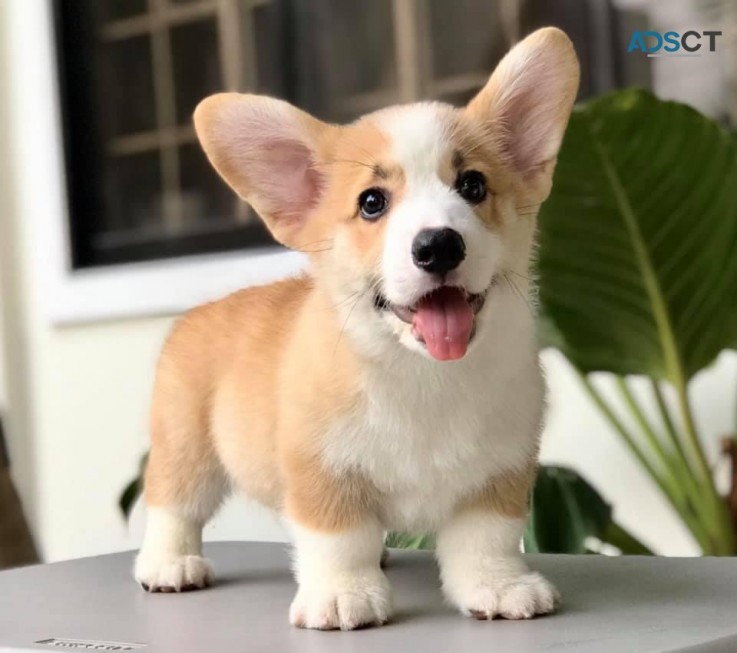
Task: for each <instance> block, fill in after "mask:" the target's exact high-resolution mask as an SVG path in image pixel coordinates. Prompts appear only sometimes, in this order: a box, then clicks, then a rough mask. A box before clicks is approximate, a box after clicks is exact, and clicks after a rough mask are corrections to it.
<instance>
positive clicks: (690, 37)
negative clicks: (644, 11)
mask: <svg viewBox="0 0 737 653" xmlns="http://www.w3.org/2000/svg"><path fill="white" fill-rule="evenodd" d="M721 35H722V33H721V32H717V31H714V30H712V31H707V30H704V31H703V32H697V31H696V30H689V31H687V32H684V33H683V34H679V33H678V32H653V31H650V30H648V31H645V32H641V31H640V30H636V31H635V32H633V33H632V38H631V39H630V44H629V47H628V48H627V53H628V54H629V53H632V52H641V53H643V54H646V55H647V56H648V57H700V56H701V54H702V52H704V51H705V50H702V48H708V52H715V51H716V48H717V36H721Z"/></svg>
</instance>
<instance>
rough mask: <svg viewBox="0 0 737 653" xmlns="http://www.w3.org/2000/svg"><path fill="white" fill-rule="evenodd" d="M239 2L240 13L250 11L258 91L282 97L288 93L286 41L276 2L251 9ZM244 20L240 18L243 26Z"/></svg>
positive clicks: (244, 3)
mask: <svg viewBox="0 0 737 653" xmlns="http://www.w3.org/2000/svg"><path fill="white" fill-rule="evenodd" d="M249 4H250V3H249V2H248V1H246V2H243V3H242V5H241V11H242V12H251V17H252V21H253V23H252V24H253V27H252V29H253V34H254V40H255V50H256V76H257V79H258V89H257V90H258V92H259V93H266V94H267V95H276V96H280V97H284V96H286V95H287V94H288V93H289V89H288V88H287V79H288V66H289V63H288V56H287V47H288V46H287V43H286V41H285V34H284V30H283V14H282V12H281V11H280V8H279V6H278V4H277V3H275V2H271V3H268V4H264V5H259V6H257V7H253V8H251V7H250V6H249ZM247 25H248V21H244V28H245V27H246V26H247Z"/></svg>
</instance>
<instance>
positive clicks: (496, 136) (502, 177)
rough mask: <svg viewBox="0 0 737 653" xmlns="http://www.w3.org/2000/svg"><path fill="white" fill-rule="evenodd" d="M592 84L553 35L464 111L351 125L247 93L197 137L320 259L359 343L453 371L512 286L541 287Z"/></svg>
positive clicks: (433, 106)
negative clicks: (536, 249) (542, 261)
mask: <svg viewBox="0 0 737 653" xmlns="http://www.w3.org/2000/svg"><path fill="white" fill-rule="evenodd" d="M578 78H579V68H578V62H577V59H576V55H575V53H574V50H573V47H572V45H571V42H570V41H569V39H568V38H567V37H566V36H565V35H564V34H563V33H562V32H560V31H559V30H557V29H553V28H547V29H542V30H539V31H537V32H535V33H534V34H532V35H531V36H529V37H528V38H526V39H525V40H524V41H522V42H521V43H519V44H518V45H517V46H516V47H515V48H514V49H512V50H511V51H510V52H509V54H507V56H506V57H505V58H504V59H503V60H502V61H501V63H500V64H499V66H498V67H497V69H496V70H495V71H494V73H493V75H492V76H491V78H490V79H489V81H488V83H487V84H486V86H485V87H484V88H483V89H482V90H481V91H480V92H479V94H478V95H477V96H476V97H475V98H474V99H473V100H471V102H470V103H469V104H468V105H467V106H466V107H464V108H462V109H456V108H453V107H451V106H449V105H445V104H439V103H423V104H415V105H407V106H399V107H392V108H389V109H384V110H381V111H378V112H376V113H372V114H370V115H367V116H364V117H363V118H361V119H359V120H358V121H356V122H354V123H352V124H350V125H346V126H337V125H329V124H326V123H323V122H321V121H319V120H317V119H315V118H313V117H312V116H310V115H308V114H306V113H304V112H302V111H300V110H299V109H296V108H295V107H293V106H291V105H290V104H288V103H286V102H283V101H280V100H276V99H273V98H267V97H260V96H254V95H239V94H235V93H233V94H220V95H215V96H212V97H210V98H207V99H206V100H204V101H203V102H202V103H201V104H200V105H199V106H198V108H197V110H196V112H195V126H196V128H197V133H198V135H199V137H200V140H201V142H202V145H203V147H204V149H205V151H206V153H207V155H208V157H209V158H210V161H211V162H212V163H213V165H214V166H215V168H216V169H217V170H218V172H219V173H220V174H221V175H222V176H223V177H224V179H225V180H226V181H227V182H228V183H229V184H230V185H231V186H232V187H233V188H234V189H235V191H236V192H237V193H238V194H239V195H240V196H241V197H242V198H243V199H244V200H246V201H248V202H249V203H250V204H251V205H252V206H253V207H254V208H255V209H256V211H257V212H258V213H259V215H260V216H261V217H262V218H263V220H264V222H265V223H266V225H267V226H268V228H269V229H270V230H271V232H272V234H273V235H274V237H275V238H276V239H277V240H279V241H280V242H282V243H284V244H285V245H287V246H288V247H291V248H293V249H296V250H300V251H303V252H307V253H308V254H309V255H310V257H311V258H312V261H313V267H314V271H315V274H316V276H317V277H318V279H319V282H320V284H321V287H323V288H324V289H325V290H326V291H327V292H328V293H329V295H330V298H331V301H332V302H333V303H334V305H335V306H337V310H338V311H339V312H340V313H341V315H342V318H343V319H344V321H345V327H344V328H345V331H346V332H347V333H350V334H352V335H354V336H355V337H356V338H357V339H358V340H360V341H361V343H362V344H363V345H365V346H366V347H374V348H376V349H377V350H382V348H383V347H385V346H386V345H387V344H392V345H394V344H396V343H397V341H398V342H400V343H402V344H403V345H405V346H407V347H409V348H410V349H413V350H416V351H418V352H421V353H422V354H424V355H426V356H429V357H431V358H433V359H437V360H453V359H458V358H462V357H463V356H465V354H466V352H467V349H468V347H469V343H470V341H471V340H472V339H473V337H474V335H475V333H476V332H477V331H478V330H479V329H480V328H483V314H484V313H487V312H488V311H491V310H493V306H491V305H493V297H489V296H488V295H489V294H490V292H491V293H493V292H494V290H493V288H494V286H495V285H497V284H498V283H499V281H500V279H502V278H506V279H509V277H506V275H507V274H510V273H511V274H517V275H519V279H520V280H522V279H526V276H525V275H526V274H527V267H528V262H529V256H530V251H531V246H532V240H533V235H534V229H535V216H536V214H537V208H538V207H539V205H540V203H541V202H542V201H543V200H544V199H545V198H546V197H547V195H548V193H549V192H550V184H551V178H552V173H553V168H554V165H555V159H556V155H557V153H558V149H559V147H560V143H561V140H562V137H563V132H564V130H565V127H566V124H567V121H568V117H569V115H570V111H571V107H572V105H573V102H574V99H575V96H576V91H577V88H578ZM521 285H523V286H524V284H521ZM482 309H483V310H482Z"/></svg>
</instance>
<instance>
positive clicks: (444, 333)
mask: <svg viewBox="0 0 737 653" xmlns="http://www.w3.org/2000/svg"><path fill="white" fill-rule="evenodd" d="M412 326H413V327H414V329H415V331H416V332H417V333H419V334H420V335H421V336H422V339H423V340H424V341H425V346H426V347H427V351H428V352H429V353H430V356H432V357H433V358H435V359H437V360H439V361H450V360H456V359H458V358H463V356H464V354H465V353H466V350H467V349H468V341H469V340H470V338H471V330H472V329H473V309H472V308H471V305H470V304H469V303H468V302H467V301H466V297H465V295H464V293H463V291H462V290H460V289H459V288H449V287H447V286H444V287H442V288H439V289H438V290H435V291H434V292H432V293H431V294H430V295H428V296H427V297H425V298H424V299H423V300H422V301H421V302H420V303H419V304H418V306H417V309H416V311H415V315H414V319H413V320H412Z"/></svg>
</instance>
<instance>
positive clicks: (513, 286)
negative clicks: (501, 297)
mask: <svg viewBox="0 0 737 653" xmlns="http://www.w3.org/2000/svg"><path fill="white" fill-rule="evenodd" d="M502 278H503V279H504V280H505V281H506V282H507V283H508V284H509V287H510V288H511V289H512V292H513V293H514V294H515V295H517V297H519V299H520V300H521V301H522V302H524V304H525V306H527V310H528V311H530V315H534V314H535V311H533V310H532V306H531V305H530V301H529V299H528V298H527V297H525V296H524V294H523V293H522V291H521V290H520V289H519V286H518V285H517V284H516V283H514V281H512V279H510V278H509V276H508V275H507V274H506V273H504V274H502Z"/></svg>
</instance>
